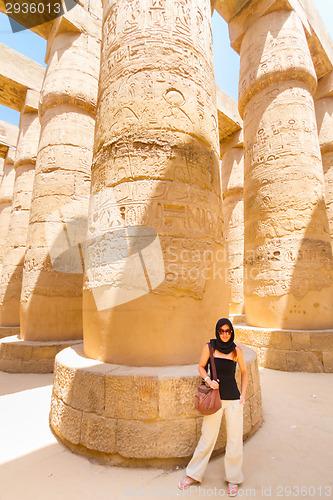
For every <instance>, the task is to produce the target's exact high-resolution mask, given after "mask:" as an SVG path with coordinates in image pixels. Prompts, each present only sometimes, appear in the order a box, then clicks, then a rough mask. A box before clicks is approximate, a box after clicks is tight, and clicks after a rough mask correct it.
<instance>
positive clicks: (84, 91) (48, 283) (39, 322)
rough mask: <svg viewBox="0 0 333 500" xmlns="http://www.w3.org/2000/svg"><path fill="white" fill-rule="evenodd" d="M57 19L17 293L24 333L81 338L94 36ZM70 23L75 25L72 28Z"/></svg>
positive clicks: (95, 52)
mask: <svg viewBox="0 0 333 500" xmlns="http://www.w3.org/2000/svg"><path fill="white" fill-rule="evenodd" d="M67 29H68V28H67V24H66V22H65V20H63V19H61V18H60V19H59V20H56V21H55V25H54V28H53V32H52V33H51V35H50V37H49V40H48V50H47V69H46V74H45V79H44V83H43V87H42V90H41V97H40V105H39V116H40V120H41V135H40V142H39V149H38V154H37V163H36V174H35V181H34V186H33V194H32V202H31V213H30V222H29V230H28V241H27V251H26V256H25V262H24V271H23V283H22V295H21V338H22V339H23V340H29V341H30V340H38V341H51V340H52V341H55V340H57V341H66V340H70V339H79V338H82V276H83V274H82V270H83V269H82V264H81V260H80V250H79V246H78V243H79V242H80V241H82V239H83V236H82V232H84V229H85V227H84V226H85V219H86V214H87V206H88V196H89V188H90V169H91V159H92V148H93V136H94V125H95V108H96V96H97V85H98V72H99V41H98V40H97V39H96V38H94V37H92V36H90V35H89V33H88V32H84V33H81V32H79V31H70V32H68V31H66V30H67ZM73 29H74V28H73Z"/></svg>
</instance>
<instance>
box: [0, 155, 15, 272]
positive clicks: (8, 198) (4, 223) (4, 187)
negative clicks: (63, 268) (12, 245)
mask: <svg viewBox="0 0 333 500" xmlns="http://www.w3.org/2000/svg"><path fill="white" fill-rule="evenodd" d="M15 150H16V148H14V147H9V148H8V151H7V155H6V158H5V162H4V167H3V174H2V179H1V184H0V276H1V274H2V265H3V258H4V254H5V251H6V245H7V234H8V228H9V220H10V212H11V209H12V199H13V189H14V180H15V170H14V160H15Z"/></svg>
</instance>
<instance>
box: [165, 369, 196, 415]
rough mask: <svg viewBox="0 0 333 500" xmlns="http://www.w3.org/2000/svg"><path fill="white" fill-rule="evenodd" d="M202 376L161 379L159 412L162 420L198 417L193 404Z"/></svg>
mask: <svg viewBox="0 0 333 500" xmlns="http://www.w3.org/2000/svg"><path fill="white" fill-rule="evenodd" d="M200 380H201V377H200V376H198V377H197V378H196V377H191V378H189V377H180V378H177V377H174V378H161V379H160V380H159V406H158V413H159V417H160V418H161V419H162V420H175V419H177V418H190V417H198V412H197V410H196V409H195V407H194V404H193V394H195V392H196V389H197V387H198V385H199V383H200Z"/></svg>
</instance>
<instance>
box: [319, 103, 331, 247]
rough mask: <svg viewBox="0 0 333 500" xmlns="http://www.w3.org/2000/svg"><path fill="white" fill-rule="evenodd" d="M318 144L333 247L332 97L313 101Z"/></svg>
mask: <svg viewBox="0 0 333 500" xmlns="http://www.w3.org/2000/svg"><path fill="white" fill-rule="evenodd" d="M315 108H316V119H317V126H318V134H319V143H320V149H321V155H322V160H323V169H324V179H325V195H326V197H325V201H326V209H327V217H328V223H329V227H330V235H331V243H332V245H333V132H332V126H333V95H329V96H328V97H323V98H322V99H319V100H317V101H315Z"/></svg>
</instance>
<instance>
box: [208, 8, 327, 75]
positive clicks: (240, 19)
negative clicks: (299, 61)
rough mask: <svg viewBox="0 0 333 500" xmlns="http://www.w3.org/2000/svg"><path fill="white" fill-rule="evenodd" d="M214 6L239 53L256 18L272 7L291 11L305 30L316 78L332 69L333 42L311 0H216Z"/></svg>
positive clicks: (271, 9)
mask: <svg viewBox="0 0 333 500" xmlns="http://www.w3.org/2000/svg"><path fill="white" fill-rule="evenodd" d="M215 9H216V10H217V11H218V12H219V14H220V15H221V16H222V17H223V18H224V19H225V20H226V21H227V22H228V23H229V37H230V44H231V46H232V48H233V49H234V50H235V51H236V52H237V53H238V54H239V53H240V47H241V44H242V40H243V37H244V35H245V33H246V31H247V30H248V28H249V27H250V26H251V25H252V24H253V23H254V22H255V21H256V20H257V19H258V18H259V17H262V16H264V15H266V14H268V13H269V12H272V11H274V10H294V11H295V13H296V14H297V16H298V17H299V18H300V20H301V22H302V25H303V28H304V30H305V34H306V37H307V41H308V44H309V48H310V52H311V57H312V59H313V62H314V66H315V69H316V73H317V78H321V77H322V76H324V75H326V74H327V73H328V72H330V71H332V70H333V42H332V39H331V37H330V35H329V34H328V32H327V30H326V28H325V26H324V24H323V22H322V20H321V18H320V16H319V14H318V12H317V10H316V8H315V7H314V5H313V3H312V2H311V0H302V1H301V0H242V1H238V0H229V1H227V2H226V1H225V0H216V4H215Z"/></svg>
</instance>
